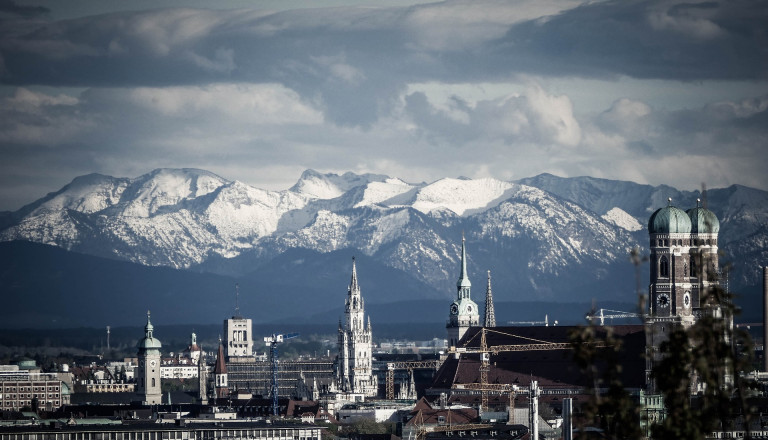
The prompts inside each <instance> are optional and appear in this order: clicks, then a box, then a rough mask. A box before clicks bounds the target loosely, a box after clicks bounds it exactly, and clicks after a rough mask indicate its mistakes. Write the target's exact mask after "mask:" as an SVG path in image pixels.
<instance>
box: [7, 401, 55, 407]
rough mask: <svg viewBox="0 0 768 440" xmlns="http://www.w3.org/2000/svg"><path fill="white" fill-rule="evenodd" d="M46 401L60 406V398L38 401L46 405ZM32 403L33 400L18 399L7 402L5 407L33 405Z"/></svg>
mask: <svg viewBox="0 0 768 440" xmlns="http://www.w3.org/2000/svg"><path fill="white" fill-rule="evenodd" d="M46 403H50V404H52V405H55V406H59V401H58V400H50V401H47V402H46V401H45V400H43V401H40V402H38V404H39V405H45V404H46ZM31 405H32V400H18V401H12V402H5V407H6V408H18V407H21V406H31Z"/></svg>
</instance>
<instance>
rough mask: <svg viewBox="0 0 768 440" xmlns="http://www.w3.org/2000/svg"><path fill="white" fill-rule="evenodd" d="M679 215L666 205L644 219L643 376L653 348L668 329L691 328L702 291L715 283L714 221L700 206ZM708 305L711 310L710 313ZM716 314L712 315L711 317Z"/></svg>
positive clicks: (703, 306) (704, 307)
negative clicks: (647, 271) (647, 258)
mask: <svg viewBox="0 0 768 440" xmlns="http://www.w3.org/2000/svg"><path fill="white" fill-rule="evenodd" d="M700 203H701V201H700V200H697V201H696V208H691V209H689V210H687V211H683V210H682V209H680V208H677V207H675V206H672V199H668V202H667V206H666V207H663V208H660V209H658V210H656V211H655V212H654V213H653V214H652V215H651V217H650V219H649V220H648V234H649V238H650V250H651V253H650V266H651V267H650V269H651V270H650V285H649V288H648V294H649V298H648V314H647V317H646V326H647V330H646V338H647V341H646V346H647V349H648V350H649V362H648V365H647V373H648V374H650V370H651V369H652V368H653V363H654V362H656V361H658V359H659V356H660V354H659V352H658V350H659V347H660V345H661V344H662V342H664V341H666V340H667V339H668V336H667V335H668V333H669V331H670V330H671V329H672V328H673V326H677V325H681V326H682V327H683V328H688V327H690V326H692V325H693V324H694V323H695V322H696V320H697V319H698V318H700V317H701V316H702V314H703V313H704V312H705V310H707V309H710V310H717V305H716V304H706V303H705V301H706V298H705V295H706V292H707V290H708V289H709V288H711V287H714V286H716V285H717V284H718V280H717V278H718V273H719V263H718V255H717V250H718V248H717V237H718V233H719V231H720V222H719V220H718V219H717V216H715V214H714V213H713V212H712V211H710V210H708V209H706V208H703V207H701V206H700ZM710 306H714V308H710ZM715 313H717V312H715Z"/></svg>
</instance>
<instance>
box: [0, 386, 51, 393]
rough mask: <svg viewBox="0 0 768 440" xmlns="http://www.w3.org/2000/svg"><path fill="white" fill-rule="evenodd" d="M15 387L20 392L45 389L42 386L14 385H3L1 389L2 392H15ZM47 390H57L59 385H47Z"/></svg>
mask: <svg viewBox="0 0 768 440" xmlns="http://www.w3.org/2000/svg"><path fill="white" fill-rule="evenodd" d="M17 389H18V391H20V392H22V391H45V387H44V386H40V387H15V386H6V387H4V388H3V389H2V392H5V393H7V392H12V393H15V392H16V390H17ZM48 391H59V387H58V386H49V387H48Z"/></svg>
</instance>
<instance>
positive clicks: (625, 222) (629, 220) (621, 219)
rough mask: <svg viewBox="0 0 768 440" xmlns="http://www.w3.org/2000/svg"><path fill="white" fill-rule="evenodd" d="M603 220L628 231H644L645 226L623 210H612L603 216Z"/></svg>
mask: <svg viewBox="0 0 768 440" xmlns="http://www.w3.org/2000/svg"><path fill="white" fill-rule="evenodd" d="M602 218H603V220H605V221H607V222H609V223H613V224H614V225H616V226H618V227H620V228H622V229H626V230H627V231H639V230H641V229H643V225H641V224H640V222H638V221H637V219H635V218H634V217H632V216H631V215H629V214H627V213H626V212H625V211H624V210H623V209H621V208H616V207H614V208H611V209H610V210H609V211H608V212H606V213H605V214H603V215H602Z"/></svg>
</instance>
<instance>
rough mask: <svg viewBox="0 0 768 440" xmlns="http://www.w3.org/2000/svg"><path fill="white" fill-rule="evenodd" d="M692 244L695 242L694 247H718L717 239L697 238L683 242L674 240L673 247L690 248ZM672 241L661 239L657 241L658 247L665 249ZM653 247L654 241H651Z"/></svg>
mask: <svg viewBox="0 0 768 440" xmlns="http://www.w3.org/2000/svg"><path fill="white" fill-rule="evenodd" d="M691 242H693V245H694V246H705V245H706V246H712V245H714V246H717V239H716V238H715V239H710V238H708V239H706V240H705V239H703V238H695V239H693V240H687V239H686V240H682V239H675V240H672V241H671V243H672V246H690V245H691ZM669 243H670V240H669V239H666V238H665V239H661V238H659V239H658V240H656V246H663V247H669ZM651 245H653V241H651Z"/></svg>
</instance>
